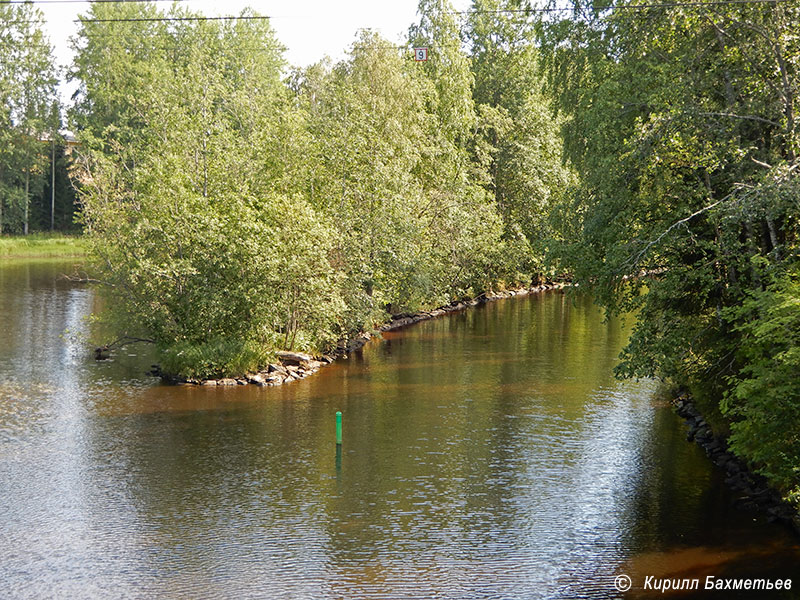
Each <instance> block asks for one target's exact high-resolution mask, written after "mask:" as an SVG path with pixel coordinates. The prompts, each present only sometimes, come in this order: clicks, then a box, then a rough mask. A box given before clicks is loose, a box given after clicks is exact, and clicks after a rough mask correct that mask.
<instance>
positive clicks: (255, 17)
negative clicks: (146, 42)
mask: <svg viewBox="0 0 800 600" xmlns="http://www.w3.org/2000/svg"><path fill="white" fill-rule="evenodd" d="M269 18H270V17H268V16H266V15H239V16H237V17H130V18H127V17H118V18H114V19H84V18H79V19H74V22H75V23H141V22H150V21H263V20H265V19H269Z"/></svg>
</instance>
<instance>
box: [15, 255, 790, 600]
mask: <svg viewBox="0 0 800 600" xmlns="http://www.w3.org/2000/svg"><path fill="white" fill-rule="evenodd" d="M66 266H67V264H66V263H54V262H49V263H46V264H40V263H27V264H26V263H17V264H16V265H14V266H13V267H11V266H6V265H2V266H0V308H1V309H2V315H3V319H4V323H3V330H4V332H5V335H6V340H7V341H6V342H5V343H4V344H3V345H2V346H0V489H2V490H3V493H2V505H3V509H4V519H3V522H2V524H0V538H2V544H0V560H2V563H3V565H4V574H3V576H2V577H0V595H2V596H3V597H10V598H39V597H45V596H47V597H169V598H199V597H202V598H227V597H232V596H235V597H241V598H339V597H348V598H431V597H437V598H565V599H566V598H598V599H599V598H617V597H620V595H619V593H618V592H616V591H615V589H614V587H613V579H614V577H615V576H616V575H617V574H619V573H623V572H624V573H628V574H629V575H631V577H632V578H633V579H634V583H635V585H634V588H633V589H632V590H631V592H629V593H628V595H627V596H626V597H631V598H639V597H647V596H646V594H645V593H644V592H643V590H641V582H642V581H643V579H644V577H645V576H647V575H653V576H658V577H704V576H705V575H706V574H711V575H715V576H718V577H722V576H744V575H745V574H747V573H752V574H754V575H758V576H772V577H791V576H793V575H794V574H795V573H796V572H797V568H796V567H797V565H798V564H800V550H799V549H798V546H797V542H796V540H795V539H794V538H792V537H791V536H790V535H789V534H788V532H786V531H785V530H784V529H782V528H780V527H778V526H775V525H769V524H767V523H765V522H763V520H762V519H761V518H760V517H758V516H757V515H754V514H750V513H746V512H742V511H739V510H737V509H734V508H733V507H732V500H733V498H732V494H731V493H730V492H729V491H728V490H727V489H726V488H725V487H724V485H723V482H722V480H721V477H720V475H719V474H718V473H717V472H715V471H714V470H713V469H712V467H711V465H710V463H709V461H708V460H707V459H706V457H705V456H704V455H703V454H702V452H701V451H699V450H698V449H697V448H696V447H695V446H693V445H692V444H689V443H687V442H686V440H685V434H684V431H683V428H682V425H681V424H680V421H679V419H678V418H677V417H675V415H674V414H673V413H672V411H671V409H670V408H669V406H668V403H667V402H666V401H665V399H664V398H661V397H659V396H658V394H657V392H656V389H655V386H654V384H653V383H652V382H647V381H645V382H639V383H635V382H624V383H621V382H617V381H614V380H613V378H612V377H611V369H612V367H613V365H614V363H615V360H616V357H617V355H618V353H619V350H620V348H621V346H622V345H623V343H624V340H625V339H626V337H627V335H628V330H627V329H626V327H625V326H624V325H623V324H622V323H620V322H618V321H613V320H612V321H610V322H608V323H605V322H603V320H602V318H601V315H600V314H599V312H598V311H597V309H596V308H595V307H593V306H592V304H591V302H590V301H589V300H588V299H586V298H578V300H577V302H576V303H575V304H574V305H573V304H572V303H571V302H570V301H569V299H567V297H566V296H565V295H564V294H561V293H548V294H543V295H540V296H535V297H531V298H517V299H509V300H505V301H500V302H495V303H491V304H489V305H486V306H484V307H482V308H479V309H475V310H470V311H466V312H463V313H459V314H454V315H450V316H447V317H444V318H441V319H438V320H434V321H428V322H425V323H421V324H419V325H416V326H414V327H411V328H407V329H405V330H403V331H400V332H393V333H390V334H387V335H386V336H385V340H384V341H383V342H381V343H370V344H369V345H367V346H366V347H365V349H364V350H363V351H362V352H360V353H356V354H354V355H352V356H351V357H350V358H349V359H348V360H345V361H341V362H339V363H336V364H334V365H332V366H330V367H327V368H325V369H323V370H322V371H321V372H320V373H319V374H317V375H315V376H314V377H311V378H309V379H306V380H303V381H301V382H297V383H294V384H291V385H287V386H283V387H279V388H264V389H262V388H257V387H253V386H246V387H234V388H219V389H216V388H210V389H209V388H194V387H172V386H164V385H160V384H159V383H158V382H157V381H155V380H153V379H152V378H148V377H146V376H144V375H143V373H144V371H145V370H146V369H147V368H148V366H149V364H150V362H152V357H150V356H146V355H144V354H142V351H140V350H136V351H132V352H126V353H123V355H118V356H115V358H114V360H113V361H109V362H105V363H98V362H95V361H94V360H92V359H91V357H90V356H88V354H87V352H86V348H84V347H83V346H81V345H80V343H79V342H77V341H76V340H75V339H74V338H72V337H71V336H67V337H65V338H61V337H59V336H60V334H61V333H63V331H64V330H65V329H67V328H69V329H71V330H80V329H81V328H85V327H86V325H85V323H84V321H83V319H84V317H85V316H86V315H88V314H89V313H90V312H92V310H95V309H96V302H97V301H96V299H95V297H94V295H93V292H92V291H91V290H90V289H87V288H84V287H79V286H75V285H73V284H69V283H66V282H60V281H58V279H57V275H58V273H59V272H60V271H61V270H63V269H65V268H66ZM128 354H134V356H128ZM336 410H342V411H343V412H344V443H343V445H342V447H341V451H340V453H337V451H336V445H335V440H334V420H333V419H334V413H335V411H336ZM796 584H797V585H798V586H800V580H798V581H797V582H796ZM681 597H691V594H689V595H688V596H687V595H685V594H684V595H682V596H681ZM697 597H710V596H709V593H704V592H703V591H702V590H701V592H700V593H699V594H698V595H697ZM727 597H731V596H727ZM750 597H754V596H750ZM770 597H775V598H779V597H783V596H781V595H780V594H774V595H771V596H770ZM788 597H792V596H791V595H790V596H788ZM794 597H797V596H796V595H795V596H794Z"/></svg>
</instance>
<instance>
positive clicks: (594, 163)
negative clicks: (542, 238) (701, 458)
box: [543, 2, 800, 493]
mask: <svg viewBox="0 0 800 600" xmlns="http://www.w3.org/2000/svg"><path fill="white" fill-rule="evenodd" d="M799 11H800V3H798V2H785V3H775V4H763V3H759V4H749V5H748V4H735V5H734V4H730V5H725V6H721V7H718V8H716V9H714V10H713V11H701V10H699V9H694V8H691V7H671V8H666V9H663V10H661V9H659V10H635V11H634V10H613V11H608V12H600V13H589V14H588V15H586V16H585V18H581V19H570V20H569V21H562V22H560V23H556V24H553V26H550V25H549V24H543V31H545V32H546V37H545V47H547V48H548V49H549V52H548V55H547V57H548V61H549V62H550V64H551V65H552V70H551V77H550V79H549V86H550V89H551V90H553V91H554V92H556V91H557V98H558V100H559V106H560V108H561V110H562V111H563V113H564V115H565V121H564V122H565V129H564V135H565V147H566V149H567V154H568V157H569V158H570V160H572V161H573V163H574V164H575V165H576V166H577V168H578V170H579V171H580V173H581V182H580V186H579V187H578V189H577V190H576V193H575V194H574V196H572V198H571V200H570V202H569V203H565V204H564V205H563V206H562V208H561V209H560V210H561V213H562V214H563V218H562V219H561V220H560V227H561V230H562V234H561V238H562V240H563V242H562V243H561V244H559V245H558V246H557V250H558V256H559V258H560V259H561V260H562V261H564V264H566V265H568V266H569V268H571V269H572V270H573V272H574V273H575V275H576V276H577V279H578V281H579V282H580V283H581V284H582V285H585V286H588V287H590V288H591V289H593V290H594V291H595V293H596V295H597V297H598V298H599V300H600V301H601V302H602V303H603V304H605V306H607V307H608V308H609V310H617V311H625V310H637V311H638V313H637V316H638V323H637V326H636V328H635V330H634V333H633V336H632V338H631V341H630V343H629V345H628V347H627V348H626V350H625V352H624V353H623V357H622V358H623V361H622V363H621V365H620V367H619V368H618V373H619V374H621V375H624V376H629V377H644V376H660V377H663V378H666V379H668V380H670V381H672V382H676V383H679V384H688V385H690V386H694V387H695V388H700V389H702V390H703V392H704V393H705V395H706V396H710V397H713V398H716V399H717V400H720V399H722V402H723V403H722V407H723V409H724V411H725V412H726V414H727V415H728V417H729V418H730V419H731V431H732V436H731V444H732V447H733V448H734V449H735V450H736V451H737V452H738V453H739V454H740V455H741V456H743V457H744V458H746V459H747V460H749V461H750V462H751V463H752V464H753V465H754V466H755V467H756V468H759V469H761V470H762V471H763V472H764V473H765V474H767V475H769V476H770V477H771V478H772V480H773V482H774V483H775V484H776V485H779V486H781V487H782V488H783V489H784V491H786V492H787V493H788V492H789V491H790V490H792V489H794V490H795V491H796V490H797V487H796V486H797V482H798V471H797V468H798V465H800V456H799V455H798V450H797V438H796V436H795V435H794V433H793V432H794V431H795V430H796V429H797V413H798V410H799V409H798V407H800V398H798V389H799V388H798V383H797V382H798V381H800V379H798V378H797V373H796V367H797V365H796V364H795V359H796V356H795V354H796V353H795V351H794V346H795V344H796V343H797V341H798V340H795V337H796V336H795V335H794V333H793V330H792V329H791V328H793V327H794V328H795V329H798V330H800V328H797V327H796V326H797V323H795V321H796V319H795V314H794V311H793V308H792V307H793V306H794V304H795V302H794V300H796V296H797V293H798V290H797V286H796V284H795V279H794V278H795V276H794V275H790V274H791V273H796V269H797V262H798V246H797V241H798V235H797V234H798V208H800V207H799V206H798V204H797V197H798V195H797V193H798V176H797V141H796V138H797V132H796V125H795V120H796V118H795V115H794V112H795V110H796V108H795V106H794V100H793V99H792V98H793V97H796V95H797V90H798V89H800V80H798V75H797V73H798V71H797V70H796V69H795V68H793V67H790V65H796V64H797V62H798V60H800V47H798V46H797V44H796V39H795V37H796V36H794V35H793V33H792V32H793V31H794V27H795V25H794V23H793V19H794V20H796V18H797V16H798V14H799ZM790 40H791V41H790ZM643 272H649V276H648V278H647V280H646V289H645V288H644V287H643V284H642V283H641V282H637V280H636V278H637V277H639V276H641V274H642V273H643ZM631 278H634V279H633V280H631ZM770 282H771V283H770ZM792 298H794V300H793V299H792Z"/></svg>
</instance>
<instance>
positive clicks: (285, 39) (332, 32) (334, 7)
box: [36, 0, 471, 102]
mask: <svg viewBox="0 0 800 600" xmlns="http://www.w3.org/2000/svg"><path fill="white" fill-rule="evenodd" d="M452 3H453V6H454V8H455V10H466V9H468V8H469V6H470V4H471V0H452ZM159 4H160V5H161V6H162V8H166V7H167V6H169V3H168V2H163V3H159ZM181 4H183V5H186V6H188V7H189V8H191V9H192V10H195V11H198V12H201V13H203V14H204V15H208V16H212V15H219V16H227V15H237V14H239V13H240V12H241V11H242V10H243V9H244V8H246V7H251V8H253V9H254V10H255V11H257V12H259V13H261V14H266V15H268V16H270V17H272V18H271V19H270V22H271V24H272V27H273V28H274V29H275V31H276V32H277V34H278V39H280V41H281V42H282V43H283V44H284V45H285V46H286V47H287V51H286V58H287V60H288V61H289V63H290V64H292V65H298V66H306V65H309V64H311V63H314V62H316V61H318V60H319V59H321V58H322V57H323V56H325V55H329V56H331V57H332V58H333V59H334V60H338V59H340V58H342V57H343V56H344V52H345V50H346V49H347V47H348V46H349V45H350V44H352V42H353V41H354V40H355V35H356V31H358V30H359V29H365V28H371V29H374V30H376V31H377V32H378V33H380V34H381V35H382V36H383V37H384V38H386V39H388V40H390V41H394V42H398V43H404V41H405V38H406V34H407V31H408V27H409V26H410V25H411V24H412V23H413V22H414V21H415V20H416V18H417V14H416V12H417V0H391V1H383V0H379V1H376V0H340V1H337V2H332V1H323V0H295V1H293V2H285V1H284V2H276V1H268V0H227V1H225V2H219V1H214V0H184V1H183V2H182V3H181ZM36 6H37V7H38V8H39V9H41V11H42V12H43V13H44V15H45V19H46V21H47V32H48V34H49V36H50V42H51V44H53V46H54V47H55V54H56V60H57V61H58V63H59V65H62V66H63V65H66V64H69V63H70V62H71V61H72V53H71V52H70V50H69V46H68V43H67V40H68V38H69V36H71V35H73V34H74V33H75V26H76V24H75V23H74V22H73V20H74V19H75V18H77V16H78V15H79V14H84V13H86V12H87V10H88V7H89V3H88V2H86V3H76V2H63V3H59V2H53V3H42V4H38V3H37V4H36ZM72 92H73V89H72V88H70V89H62V100H63V101H65V102H67V101H68V100H69V96H70V95H71V94H72Z"/></svg>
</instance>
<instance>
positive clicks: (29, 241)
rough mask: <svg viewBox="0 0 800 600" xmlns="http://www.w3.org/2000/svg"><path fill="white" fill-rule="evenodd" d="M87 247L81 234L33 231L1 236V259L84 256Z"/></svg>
mask: <svg viewBox="0 0 800 600" xmlns="http://www.w3.org/2000/svg"><path fill="white" fill-rule="evenodd" d="M85 254H86V247H85V245H84V243H83V239H82V238H81V237H80V236H70V235H64V234H62V233H32V234H30V235H27V236H24V235H13V236H5V235H4V236H0V260H6V259H12V258H37V257H42V258H47V257H58V256H64V257H70V256H83V255H85Z"/></svg>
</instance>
